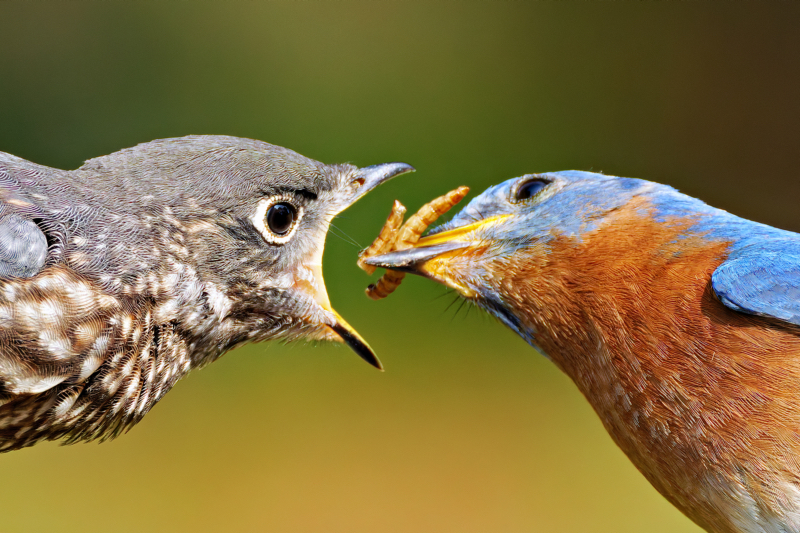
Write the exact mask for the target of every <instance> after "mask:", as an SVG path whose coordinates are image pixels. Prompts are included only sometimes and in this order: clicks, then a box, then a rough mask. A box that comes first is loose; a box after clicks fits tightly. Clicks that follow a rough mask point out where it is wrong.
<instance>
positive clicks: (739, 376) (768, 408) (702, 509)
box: [367, 171, 800, 533]
mask: <svg viewBox="0 0 800 533" xmlns="http://www.w3.org/2000/svg"><path fill="white" fill-rule="evenodd" d="M367 263H368V264H372V265H375V266H382V267H388V268H394V269H399V270H404V271H408V272H414V273H417V274H421V275H423V276H426V277H428V278H430V279H433V280H436V281H438V282H440V283H443V284H445V285H447V286H449V287H451V288H453V289H455V290H456V291H458V292H459V293H460V294H461V295H462V296H463V297H464V298H467V299H468V300H470V301H471V302H474V303H475V304H476V305H478V306H479V307H482V308H483V309H485V310H487V311H488V312H489V313H491V314H493V315H494V316H496V317H497V318H499V319H500V320H501V321H502V322H503V323H505V324H506V325H507V326H508V327H510V328H511V329H512V330H514V331H515V332H517V333H518V334H519V335H520V336H522V337H523V338H524V339H525V340H526V341H528V342H529V343H530V344H531V345H532V346H534V347H536V348H537V349H538V350H539V351H541V352H542V353H544V354H546V355H547V357H549V358H550V359H551V360H552V361H553V362H554V363H555V364H556V365H557V366H558V367H559V368H560V369H561V370H563V371H564V372H566V373H567V375H569V377H570V378H571V379H572V380H573V381H574V382H575V384H576V385H577V386H578V388H579V389H580V391H581V392H582V393H583V394H584V395H585V396H586V398H587V399H588V401H589V403H591V405H592V407H593V408H594V409H595V411H596V412H597V414H598V415H599V416H600V418H601V419H602V421H603V424H604V426H605V428H606V430H607V431H608V432H609V433H610V435H611V437H612V438H613V439H614V441H615V442H616V443H617V445H619V447H620V448H621V449H622V450H623V451H624V452H625V453H626V454H627V456H628V457H629V458H630V459H631V461H632V462H633V463H634V464H635V465H636V467H637V468H638V469H639V470H640V471H641V472H642V473H643V474H644V475H645V477H646V478H647V479H648V480H649V481H650V482H651V483H652V484H653V485H654V486H655V488H656V489H657V490H658V491H659V492H660V493H661V494H663V495H664V496H665V497H666V498H667V499H668V500H669V501H670V502H672V503H673V504H674V505H675V506H677V507H678V508H679V509H680V510H681V511H682V512H684V513H685V514H686V515H687V516H689V518H691V519H692V520H694V521H695V522H696V523H697V524H699V525H700V526H701V527H703V528H705V529H706V530H708V531H712V532H717V533H733V532H748V533H755V532H763V533H779V532H781V533H787V532H798V531H800V235H798V234H796V233H792V232H789V231H783V230H780V229H776V228H773V227H770V226H766V225H764V224H759V223H756V222H752V221H749V220H745V219H742V218H739V217H736V216H734V215H732V214H729V213H727V212H725V211H722V210H720V209H715V208H713V207H710V206H708V205H707V204H705V203H703V202H702V201H700V200H697V199H695V198H691V197H689V196H686V195H684V194H681V193H679V192H678V191H676V190H675V189H673V188H671V187H668V186H665V185H660V184H656V183H652V182H648V181H643V180H639V179H630V178H619V177H613V176H605V175H601V174H594V173H588V172H577V171H570V172H556V173H547V174H533V175H527V176H523V177H521V178H517V179H512V180H509V181H506V182H505V183H502V184H500V185H498V186H495V187H491V188H490V189H488V190H487V191H485V192H484V193H483V194H481V195H480V196H478V197H477V198H475V199H473V200H472V202H470V203H469V204H468V205H467V206H466V207H465V208H464V209H463V210H462V211H461V212H460V213H459V214H458V215H456V216H455V217H454V218H453V219H452V220H451V221H450V222H449V223H447V224H445V225H443V226H441V227H440V228H438V229H436V230H434V231H433V232H432V233H431V234H430V235H429V236H427V237H425V238H423V239H422V240H420V241H419V243H418V244H417V246H416V247H415V248H412V249H409V250H405V251H399V252H392V253H389V254H386V255H383V256H378V257H374V258H372V259H369V260H367Z"/></svg>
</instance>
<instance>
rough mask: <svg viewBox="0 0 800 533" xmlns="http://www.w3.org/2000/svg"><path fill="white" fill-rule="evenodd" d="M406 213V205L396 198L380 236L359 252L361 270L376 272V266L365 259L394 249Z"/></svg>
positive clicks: (368, 272) (370, 272)
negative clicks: (367, 262)
mask: <svg viewBox="0 0 800 533" xmlns="http://www.w3.org/2000/svg"><path fill="white" fill-rule="evenodd" d="M405 214H406V207H405V206H404V205H403V204H401V203H400V202H398V201H397V200H395V201H394V205H392V211H391V213H389V218H387V219H386V222H385V223H384V224H383V227H382V228H381V232H380V233H379V234H378V237H377V238H376V239H375V240H374V241H373V242H372V244H370V245H369V248H367V249H366V250H363V251H362V252H361V253H360V254H358V263H357V264H358V266H359V268H361V270H363V271H364V272H366V273H367V274H372V273H373V272H375V268H376V267H374V266H372V265H368V264H366V263H364V260H365V259H367V258H368V257H373V256H376V255H381V254H385V253H386V252H389V251H391V250H392V246H393V245H394V243H395V241H396V240H397V232H398V230H399V229H400V225H401V224H402V223H403V217H404V216H405Z"/></svg>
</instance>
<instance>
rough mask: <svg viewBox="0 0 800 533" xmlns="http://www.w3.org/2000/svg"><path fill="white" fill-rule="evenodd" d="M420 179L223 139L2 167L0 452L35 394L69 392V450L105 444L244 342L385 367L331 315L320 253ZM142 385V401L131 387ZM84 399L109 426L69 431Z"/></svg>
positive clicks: (64, 409) (3, 160) (3, 162)
mask: <svg viewBox="0 0 800 533" xmlns="http://www.w3.org/2000/svg"><path fill="white" fill-rule="evenodd" d="M411 170H413V169H412V168H411V167H410V166H409V165H406V164H404V163H387V164H383V165H375V166H372V167H366V168H361V169H359V168H357V167H355V166H353V165H347V164H345V165H325V164H323V163H320V162H318V161H314V160H312V159H308V158H306V157H303V156H301V155H299V154H297V153H295V152H293V151H291V150H287V149H285V148H281V147H278V146H273V145H271V144H267V143H264V142H260V141H253V140H249V139H239V138H234V137H218V136H193V137H183V138H179V139H163V140H158V141H153V142H149V143H146V144H142V145H139V146H136V147H134V148H130V149H126V150H122V151H120V152H117V153H114V154H111V155H108V156H103V157H99V158H96V159H92V160H89V161H87V162H86V163H85V164H84V165H83V166H82V167H81V168H79V169H77V170H74V171H61V170H56V169H51V168H47V167H42V166H40V165H35V164H33V163H30V162H28V161H25V160H22V159H19V158H17V157H14V156H10V155H7V154H2V153H0V315H2V316H6V315H9V316H12V317H14V319H13V320H12V322H13V323H8V324H5V323H3V324H0V450H1V449H3V437H4V431H3V430H2V422H3V418H4V410H6V411H8V412H7V413H5V414H8V416H17V417H18V415H19V413H17V414H16V415H15V414H14V411H13V410H10V408H9V405H15V402H16V404H17V405H18V407H19V408H20V409H22V408H23V407H24V406H23V403H24V402H23V403H19V402H21V401H22V400H20V398H23V397H24V396H25V395H29V394H36V395H42V394H48V395H49V397H50V399H49V400H48V401H51V402H56V399H57V398H66V397H67V396H70V394H72V393H74V395H73V396H74V397H73V396H70V398H71V399H70V400H69V402H67V403H68V404H69V405H67V404H63V405H62V404H61V403H60V404H59V405H61V407H58V408H54V409H56V410H57V411H58V413H59V415H58V416H55V414H54V415H53V416H51V417H50V419H51V420H50V422H48V423H51V424H55V425H58V424H61V428H60V429H59V430H58V432H60V433H59V434H61V435H69V436H71V438H73V439H78V438H92V437H96V436H102V435H104V434H105V435H107V434H108V432H109V431H108V428H109V427H110V425H109V424H110V423H109V422H108V420H109V418H114V417H109V413H108V412H107V411H108V410H109V409H111V410H112V411H114V410H121V411H122V413H123V414H125V413H126V412H127V414H126V415H125V416H127V419H125V420H124V421H122V422H119V423H118V424H117V425H116V426H114V427H117V428H122V427H126V426H129V425H130V423H132V421H135V420H138V418H140V417H141V416H142V415H143V414H144V413H145V412H147V410H148V409H149V407H150V406H151V405H152V404H154V403H155V401H157V399H158V398H160V396H161V395H162V394H163V393H164V392H166V390H168V389H169V387H171V385H172V384H173V383H174V381H175V380H176V379H177V378H179V377H180V376H181V375H183V374H185V373H186V372H187V371H189V370H190V369H191V368H195V367H197V366H200V365H203V364H205V363H207V362H209V361H211V360H213V359H215V358H216V357H218V356H219V355H221V354H222V353H224V352H225V351H226V350H228V349H230V348H232V347H234V346H237V345H240V344H242V343H245V342H251V341H259V340H266V339H273V338H281V339H298V338H307V339H327V340H338V341H343V342H345V343H347V344H348V345H349V346H350V347H351V348H353V349H354V350H355V351H356V352H357V353H358V355H360V356H361V357H362V358H364V359H365V360H367V361H368V362H370V363H371V364H373V365H375V366H377V367H379V368H380V363H379V362H378V360H377V358H376V357H375V355H374V354H373V352H372V351H371V349H370V348H369V346H368V345H367V344H366V342H365V341H364V340H363V339H362V338H361V337H360V336H359V335H358V334H357V333H356V332H355V331H354V330H353V329H352V328H351V327H350V326H349V325H348V324H347V323H346V322H345V321H344V319H342V317H341V316H339V315H338V313H336V312H335V311H334V310H333V309H332V307H331V305H330V302H329V300H328V295H327V292H326V289H325V283H324V281H323V278H322V254H323V250H324V246H325V236H326V234H327V231H328V227H329V224H330V222H331V219H332V218H333V217H334V216H336V215H337V214H338V213H340V212H341V211H342V210H344V209H346V208H347V207H348V206H350V205H351V204H352V203H354V202H355V201H356V200H357V199H358V198H360V197H361V196H363V195H364V194H365V193H367V192H368V191H369V190H371V189H372V188H374V187H376V186H377V185H379V184H380V183H383V182H384V181H386V180H388V179H390V178H392V177H393V176H396V175H398V174H402V173H404V172H409V171H411ZM22 248H24V249H25V253H24V254H23V253H20V250H21V249H22ZM4 313H5V314H4ZM45 323H46V324H48V325H47V327H44V326H43V325H44V324H45ZM17 347H22V349H21V350H19V349H17ZM148 358H149V359H148ZM150 359H152V361H151V362H148V360H150ZM22 361H25V363H24V364H22ZM126 361H133V362H131V363H129V364H128V363H126ZM131 376H136V379H137V381H136V383H137V384H141V383H144V384H146V386H144V385H142V387H140V388H139V389H138V390H137V389H136V387H135V386H134V385H130V386H129V387H128V388H126V387H125V386H124V383H125V382H126V380H128V379H132V378H131ZM148 380H150V381H148ZM153 384H157V385H153ZM138 386H139V385H137V387H138ZM147 387H152V388H154V390H155V392H153V393H152V394H151V393H150V391H149V390H146V389H147ZM78 389H80V391H78ZM123 389H125V390H124V391H123V392H124V394H121V393H120V391H122V390H123ZM128 389H130V390H128ZM85 390H91V391H93V393H92V394H94V395H95V398H94V405H102V407H100V408H99V409H100V410H99V411H97V412H95V413H93V417H94V418H93V419H92V420H101V419H102V420H104V421H103V422H102V423H101V422H97V425H96V426H93V425H91V424H88V422H87V423H86V424H88V425H87V427H84V428H83V429H80V430H74V428H71V427H68V426H69V424H66V422H65V420H66V419H67V418H69V417H70V416H72V415H70V413H71V412H72V411H74V410H75V409H77V406H80V405H81V404H80V402H79V401H77V400H76V399H75V398H78V399H80V398H83V397H84V396H85V395H86V392H85ZM67 391H71V392H70V394H68V393H67ZM103 391H105V392H103ZM126 391H127V392H126ZM101 393H102V394H101ZM103 394H105V395H106V397H103ZM82 395H83V396H82ZM133 397H135V399H136V401H134V399H133ZM87 401H88V400H87ZM70 402H71V403H70ZM76 402H77V403H76ZM137 402H138V403H137ZM62 403H63V402H62ZM4 404H6V405H4ZM89 404H92V402H89ZM26 405H27V404H26ZM39 407H40V406H38V404H37V403H36V402H33V403H32V404H31V405H30V406H28V407H25V409H28V411H31V412H32V410H34V409H38V408H39ZM85 407H86V406H84V407H82V408H81V409H85ZM126 410H127V411H126ZM115 412H116V411H115ZM73 414H74V413H73ZM59 417H60V418H59ZM65 417H66V418H65ZM57 419H58V420H61V422H58V420H57ZM120 420H121V419H120ZM56 422H58V423H56ZM62 422H63V423H62ZM84 422H85V421H84ZM33 423H34V422H31V424H33ZM93 423H94V422H92V424H93ZM38 424H39V426H37V428H38V429H39V430H41V428H42V427H45V426H46V424H45V425H42V423H41V422H38ZM86 424H84V425H86ZM112 425H113V424H112ZM9 431H11V430H9ZM14 431H17V430H16V429H15V430H14ZM53 431H55V430H53ZM15 438H16V437H15ZM43 438H53V437H52V436H45V437H43ZM8 442H11V441H8ZM25 442H26V443H25V444H19V442H16V441H15V442H11V443H10V444H9V446H20V445H27V444H29V443H30V439H29V440H28V441H25Z"/></svg>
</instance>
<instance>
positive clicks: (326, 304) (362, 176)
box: [305, 163, 414, 370]
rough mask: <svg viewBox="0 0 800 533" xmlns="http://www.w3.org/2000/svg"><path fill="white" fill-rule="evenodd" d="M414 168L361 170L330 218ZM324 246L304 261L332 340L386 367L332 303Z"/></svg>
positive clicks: (391, 166) (402, 165)
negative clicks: (328, 286) (328, 289)
mask: <svg viewBox="0 0 800 533" xmlns="http://www.w3.org/2000/svg"><path fill="white" fill-rule="evenodd" d="M413 171H414V167H412V166H411V165H408V164H406V163H384V164H381V165H372V166H369V167H364V168H362V169H359V171H358V172H357V173H356V174H355V176H354V177H353V179H352V180H351V182H350V184H349V190H351V191H352V196H350V197H349V198H348V199H347V200H346V201H345V202H344V203H343V204H342V205H341V208H340V210H339V211H338V212H336V213H330V214H329V216H330V218H331V219H332V218H333V217H334V216H335V215H337V214H338V213H339V212H341V211H343V210H345V209H347V208H348V207H350V206H351V205H353V204H354V203H355V202H356V201H358V199H359V198H361V197H362V196H364V195H365V194H367V193H368V192H369V191H371V190H372V189H374V188H375V187H377V186H378V185H380V184H382V183H384V182H386V181H389V180H390V179H392V178H394V177H395V176H399V175H401V174H405V173H407V172H413ZM328 223H330V220H328ZM327 229H328V228H327V227H326V228H325V232H324V233H323V239H324V235H325V234H327ZM324 247H325V243H324V241H323V242H322V243H321V244H320V245H319V246H318V247H317V250H316V251H317V253H316V254H315V255H314V256H313V257H311V258H310V259H309V261H308V262H306V263H305V267H306V268H307V269H308V270H310V271H311V272H312V276H313V285H314V287H313V289H312V290H311V291H310V292H311V293H312V295H313V297H314V299H315V300H316V301H317V303H318V304H319V305H320V307H322V309H323V310H325V311H326V314H327V315H328V317H329V319H328V322H327V323H326V324H325V325H326V326H327V327H328V328H329V329H330V330H331V331H332V332H333V333H334V334H335V336H334V338H333V340H338V341H340V342H343V343H345V344H347V345H348V346H349V347H350V348H351V349H352V350H353V351H354V352H356V354H358V356H359V357H361V358H362V359H363V360H364V361H366V362H367V363H369V364H371V365H372V366H374V367H375V368H377V369H379V370H383V366H382V365H381V362H380V361H379V360H378V357H377V356H376V355H375V352H374V351H373V350H372V348H370V346H369V344H367V341H365V340H364V338H363V337H362V336H361V335H359V334H358V332H357V331H356V330H355V329H354V328H353V327H352V326H351V325H350V324H348V323H347V321H346V320H345V319H344V318H342V316H341V315H340V314H339V313H337V312H336V311H335V310H334V309H333V307H332V306H331V302H330V300H329V298H328V291H327V290H326V288H325V280H324V278H323V277H322V253H323V250H324Z"/></svg>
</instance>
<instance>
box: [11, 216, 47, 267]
mask: <svg viewBox="0 0 800 533" xmlns="http://www.w3.org/2000/svg"><path fill="white" fill-rule="evenodd" d="M45 259H47V238H46V237H45V235H44V233H43V232H42V230H41V229H39V226H37V225H36V223H34V222H33V221H31V220H28V219H26V218H23V217H21V216H20V215H17V214H14V213H9V214H5V215H0V278H2V279H8V278H31V277H33V276H35V275H36V274H38V273H39V271H40V270H41V269H42V267H43V266H44V262H45Z"/></svg>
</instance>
